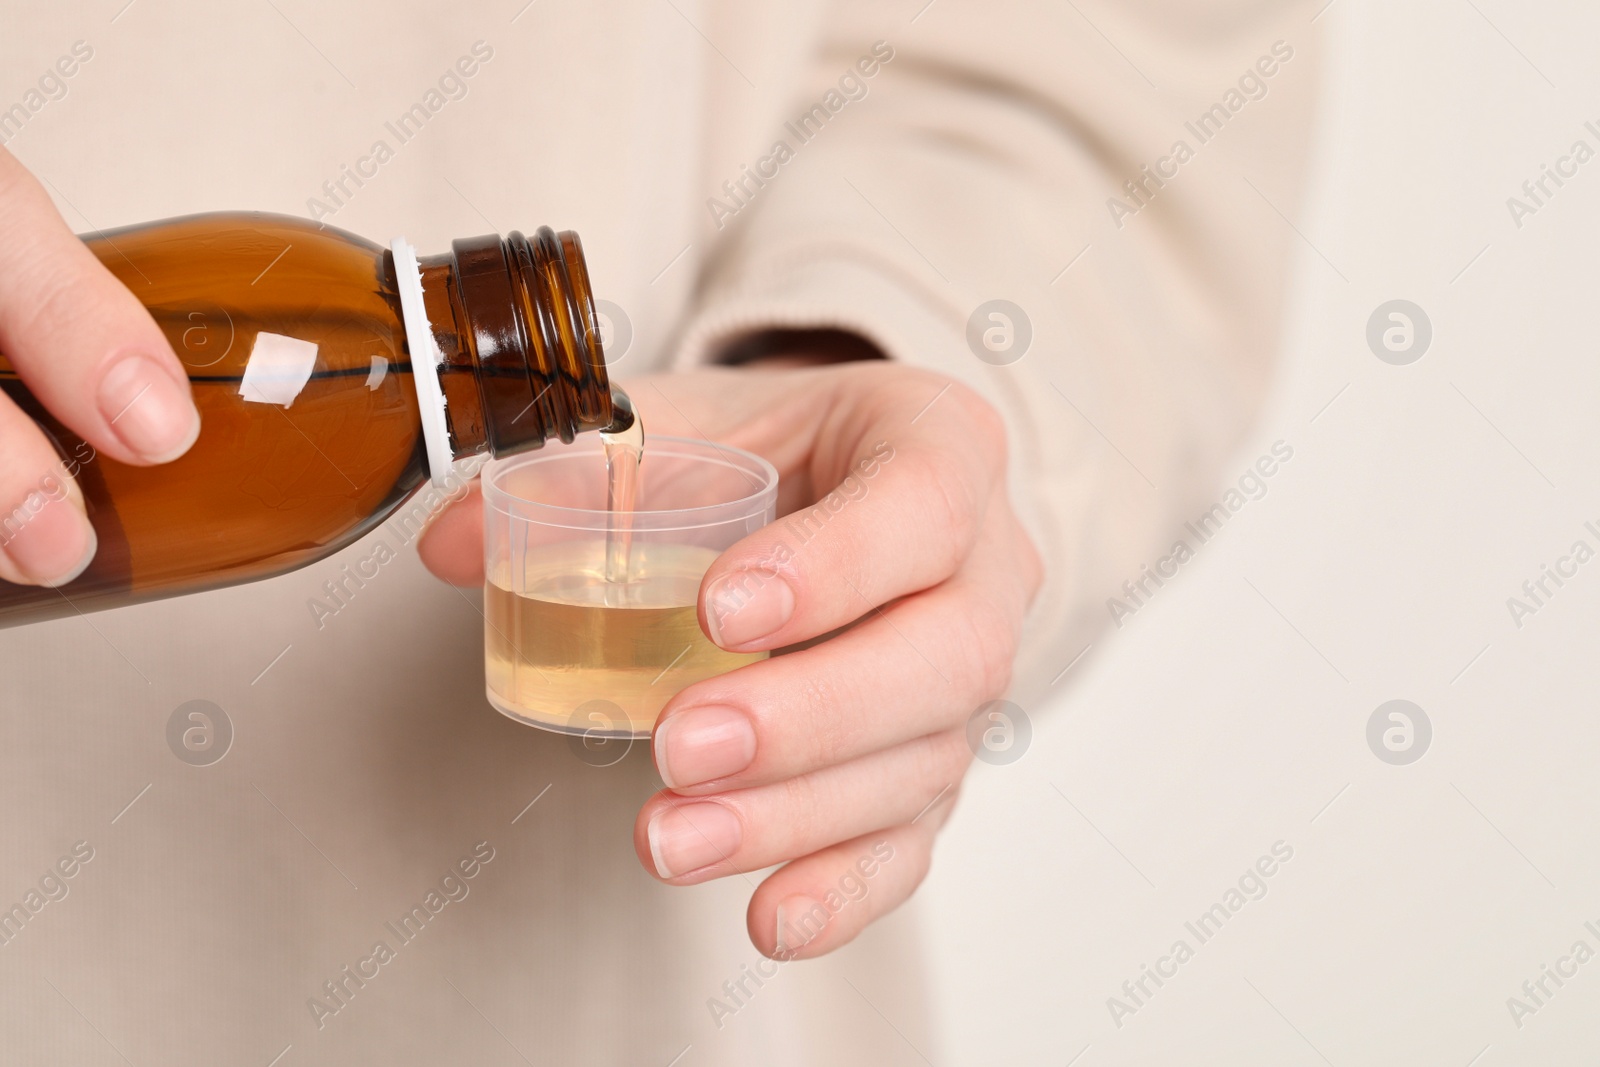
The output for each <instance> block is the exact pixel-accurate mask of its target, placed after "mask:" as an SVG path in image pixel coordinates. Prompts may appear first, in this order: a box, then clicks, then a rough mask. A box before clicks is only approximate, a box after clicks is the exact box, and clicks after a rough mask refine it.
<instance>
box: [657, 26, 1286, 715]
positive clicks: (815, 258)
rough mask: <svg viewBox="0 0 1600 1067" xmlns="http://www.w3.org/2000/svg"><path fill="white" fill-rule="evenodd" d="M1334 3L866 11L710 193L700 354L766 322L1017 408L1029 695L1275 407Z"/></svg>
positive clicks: (832, 33)
mask: <svg viewBox="0 0 1600 1067" xmlns="http://www.w3.org/2000/svg"><path fill="white" fill-rule="evenodd" d="M913 6H914V5H913ZM1312 14H1313V11H1312V9H1311V8H1310V7H1309V6H1307V5H1304V4H1301V3H1297V2H1277V0H1208V2H1204V3H1201V2H1196V0H1131V2H1130V0H1115V2H1113V0H1068V2H1065V3H1061V2H1055V0H1051V2H1048V3H1046V2H1034V0H981V2H980V0H932V2H930V3H928V4H927V6H926V7H924V8H923V9H922V11H921V12H920V13H916V12H912V11H910V10H908V8H907V6H906V5H905V4H903V3H895V4H889V3H882V2H863V0H851V2H847V3H841V4H838V5H837V6H836V7H834V8H833V9H832V10H831V11H829V13H828V14H827V17H826V20H825V24H824V30H823V32H822V33H821V35H820V37H819V45H818V47H817V49H816V51H815V59H814V61H813V62H812V64H811V66H810V70H809V74H808V76H807V79H806V80H805V83H804V84H803V85H802V86H801V87H800V88H799V90H798V91H797V93H796V95H795V97H794V100H793V103H792V104H791V105H789V107H788V110H787V112H786V114H784V115H782V116H781V117H779V118H778V120H777V121H774V122H773V124H772V144H771V146H770V148H769V149H768V150H767V151H766V152H765V153H764V154H763V155H761V156H760V157H758V158H756V159H754V160H752V161H750V163H749V165H748V166H746V167H743V168H741V170H740V173H739V175H737V177H736V178H734V180H731V181H729V182H728V183H727V184H726V185H725V186H723V188H722V190H721V195H719V196H718V197H717V198H714V199H713V201H712V202H710V203H708V205H707V207H708V210H709V211H710V213H711V214H712V216H713V218H714V219H715V224H716V226H717V231H718V232H717V238H716V245H715V248H714V250H713V251H712V252H711V254H710V255H709V256H708V258H707V261H706V264H705V268H704V271H703V274H702V276H701V278H700V280H699V283H698V286H697V290H696V296H695V301H694V305H693V307H692V309H691V312H690V315H689V318H688V321H687V325H686V327H685V331H684V334H683V336H682V343H681V346H680V348H679V351H678V356H677V359H678V364H679V365H680V366H686V365H692V364H695V363H701V362H708V361H715V360H717V359H719V358H720V357H721V355H722V354H723V353H725V352H727V351H729V350H730V348H732V347H733V346H735V345H737V344H739V343H740V342H744V341H748V340H749V339H750V338H751V336H752V335H756V334H760V333H762V332H764V331H770V330H774V329H836V330H843V331H848V332H851V333H855V334H859V335H860V336H862V337H864V338H866V339H867V340H869V341H871V342H872V343H873V344H874V345H875V346H876V347H877V348H878V349H879V350H881V351H882V352H883V353H884V354H886V355H887V356H888V357H890V358H892V359H896V360H903V361H905V362H907V363H912V364H917V365H919V366H922V367H926V368H929V369H932V370H936V371H939V372H941V373H943V374H946V375H948V376H950V377H952V378H956V379H959V380H961V381H963V382H966V383H968V384H969V385H971V386H973V387H974V388H976V389H977V390H979V391H980V392H981V393H983V394H984V395H985V396H986V397H987V398H988V399H989V400H990V401H991V402H992V403H994V404H995V405H996V406H997V407H998V408H999V409H1000V411H1001V412H1002V414H1003V415H1004V417H1005V420H1006V423H1007V425H1008V427H1009V434H1010V470H1009V478H1010V490H1011V494H1012V498H1013V500H1014V502H1015V503H1016V505H1017V507H1018V509H1019V511H1020V513H1021V514H1022V517H1023V521H1024V522H1025V523H1026V525H1027V526H1028V529H1029V530H1030V532H1031V534H1032V535H1033V537H1034V538H1035V541H1036V543H1037V544H1038V545H1039V547H1040V550H1041V553H1042V554H1043V555H1044V557H1045V559H1046V564H1047V569H1048V577H1047V581H1046V585H1045V588H1044V589H1043V590H1042V591H1041V593H1040V596H1039V598H1038V600H1037V601H1036V603H1035V605H1034V608H1033V610H1032V613H1031V615H1030V618H1029V620H1028V624H1027V627H1026V631H1025V640H1024V646H1023V649H1022V652H1021V654H1020V656H1019V661H1018V667H1017V672H1016V679H1017V681H1016V683H1015V685H1014V687H1013V693H1014V696H1015V698H1017V699H1030V698H1032V697H1033V696H1036V695H1037V694H1039V693H1040V692H1041V691H1042V690H1044V689H1045V688H1046V687H1047V686H1048V685H1049V684H1050V682H1051V679H1052V678H1053V677H1055V676H1056V675H1057V673H1058V672H1059V671H1061V669H1062V668H1063V667H1065V666H1066V665H1067V664H1068V663H1069V662H1070V661H1071V660H1072V659H1073V657H1075V656H1076V655H1077V654H1078V653H1079V652H1080V651H1081V650H1082V649H1083V648H1084V647H1085V646H1086V645H1087V644H1088V643H1090V642H1092V641H1094V640H1095V639H1096V634H1097V632H1098V631H1100V630H1102V629H1103V628H1104V627H1105V626H1107V625H1108V624H1113V623H1114V622H1115V619H1114V616H1113V613H1112V612H1111V611H1110V610H1108V603H1107V601H1108V599H1109V598H1110V597H1112V596H1114V595H1121V594H1120V592H1119V591H1120V589H1121V587H1122V583H1123V582H1124V581H1125V580H1127V579H1129V578H1137V577H1138V576H1139V575H1140V572H1141V567H1142V566H1143V565H1144V564H1147V563H1151V562H1153V561H1154V560H1155V559H1156V558H1158V557H1159V556H1161V555H1164V554H1165V553H1166V552H1167V551H1168V550H1169V549H1170V548H1171V546H1172V545H1173V541H1174V538H1175V532H1176V530H1177V529H1178V527H1179V525H1180V523H1181V521H1182V518H1183V517H1185V516H1188V517H1192V509H1195V508H1197V507H1201V506H1202V502H1203V501H1204V500H1205V499H1206V498H1207V497H1208V496H1210V495H1212V494H1214V493H1215V492H1216V488H1215V486H1216V482H1217V480H1218V476H1219V474H1220V473H1221V470H1222V466H1223V464H1224V463H1225V462H1226V461H1227V459H1228V457H1229V455H1230V452H1231V450H1232V449H1233V448H1235V447H1236V446H1237V445H1238V443H1239V439H1240V437H1241V435H1242V434H1243V433H1244V431H1245V430H1246V429H1247V428H1248V426H1249V423H1250V420H1251V417H1252V416H1253V414H1254V413H1255V411H1256V410H1257V408H1258V407H1259V405H1260V403H1261V401H1262V398H1263V395H1264V393H1265V388H1266V384H1267V381H1268V377H1269V373H1268V372H1269V368H1270V364H1271V357H1272V353H1273V349H1274V347H1275V344H1276V340H1277V333H1278V328H1279V306H1280V303H1281V300H1282V297H1283V290H1284V281H1285V267H1286V265H1287V258H1288V252H1289V250H1290V242H1292V241H1294V240H1297V238H1296V237H1295V236H1294V230H1293V229H1292V226H1291V224H1290V223H1289V221H1288V219H1290V218H1292V217H1293V216H1294V214H1295V210H1296V204H1297V201H1298V197H1299V193H1300V184H1301V171H1302V170H1303V161H1304V155H1305V148H1306V144H1305V142H1306V133H1307V128H1308V124H1309V118H1310V111H1311V105H1312V89H1313V86H1314V84H1315V74H1316V71H1315V69H1314V66H1315V63H1314V55H1313V52H1314V50H1313V48H1312V47H1311V36H1312V30H1313V27H1312V26H1311V25H1310V18H1311V16H1312ZM913 15H915V18H914V19H913V18H912V16H913ZM996 301H1003V302H1004V303H995V302H996ZM996 315H998V316H999V317H998V318H997V317H995V316H996ZM1024 346H1025V347H1024Z"/></svg>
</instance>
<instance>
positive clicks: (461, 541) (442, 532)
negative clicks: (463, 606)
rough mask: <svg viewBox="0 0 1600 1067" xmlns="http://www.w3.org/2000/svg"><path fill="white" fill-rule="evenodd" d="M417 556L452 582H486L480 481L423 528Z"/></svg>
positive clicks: (447, 580)
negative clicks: (484, 575)
mask: <svg viewBox="0 0 1600 1067" xmlns="http://www.w3.org/2000/svg"><path fill="white" fill-rule="evenodd" d="M417 555H419V556H421V557H422V563H423V566H425V567H427V568H428V570H430V571H432V572H433V576H434V577H435V578H438V579H440V580H442V581H446V582H449V583H450V584H451V585H482V584H483V489H482V487H481V486H480V485H479V484H478V483H477V482H476V481H474V482H473V483H472V487H471V488H470V489H468V490H467V493H466V495H465V496H463V497H462V498H461V499H460V500H456V501H452V502H451V503H450V504H448V505H447V506H446V507H445V509H444V510H443V511H441V512H439V514H438V515H435V516H434V519H433V521H432V522H430V523H429V524H428V527H427V529H425V530H423V531H422V536H421V538H419V539H418V541H417Z"/></svg>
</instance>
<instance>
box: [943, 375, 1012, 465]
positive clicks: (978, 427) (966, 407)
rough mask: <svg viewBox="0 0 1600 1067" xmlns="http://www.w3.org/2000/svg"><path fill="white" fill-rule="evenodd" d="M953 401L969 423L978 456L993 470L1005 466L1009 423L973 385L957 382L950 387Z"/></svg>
mask: <svg viewBox="0 0 1600 1067" xmlns="http://www.w3.org/2000/svg"><path fill="white" fill-rule="evenodd" d="M950 399H951V400H953V401H954V402H955V404H956V406H957V407H958V408H959V409H960V411H961V413H962V416H963V418H964V420H965V421H966V422H967V423H968V424H969V425H968V426H967V429H966V432H967V433H968V434H969V435H970V436H969V440H970V441H971V442H972V444H973V445H974V446H975V447H976V449H977V450H978V452H979V454H981V455H983V456H985V457H987V458H988V459H989V461H990V463H991V464H992V469H993V470H1004V469H1005V464H1006V452H1007V443H1006V422H1005V419H1004V418H1003V417H1002V416H1001V414H1000V411H999V409H998V408H996V407H995V406H994V405H993V404H991V403H989V401H988V400H986V399H984V397H983V394H981V393H979V392H978V391H977V390H976V389H974V388H972V387H971V386H970V385H963V384H961V383H959V382H958V383H957V384H955V385H953V386H952V387H951V388H950Z"/></svg>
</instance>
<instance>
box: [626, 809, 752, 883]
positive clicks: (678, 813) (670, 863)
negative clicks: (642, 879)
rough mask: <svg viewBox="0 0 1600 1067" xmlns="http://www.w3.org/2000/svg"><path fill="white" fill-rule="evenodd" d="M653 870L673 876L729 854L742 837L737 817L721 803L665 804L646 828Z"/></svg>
mask: <svg viewBox="0 0 1600 1067" xmlns="http://www.w3.org/2000/svg"><path fill="white" fill-rule="evenodd" d="M645 835H646V836H647V837H648V838H649V839H650V858H651V859H652V860H654V861H655V865H656V873H657V874H659V875H660V876H661V877H663V878H676V877H678V876H679V875H682V874H688V873H689V872H690V871H698V870H699V869H700V868H701V867H706V866H709V865H710V864H713V863H718V862H721V861H723V860H725V859H727V858H728V857H729V856H731V855H732V854H733V853H734V851H735V850H737V849H738V847H739V841H740V840H741V839H742V838H743V837H744V828H743V827H742V826H741V825H740V824H739V817H738V816H737V815H735V814H734V813H733V812H731V811H729V810H728V809H727V808H725V807H723V806H722V805H721V804H683V805H680V806H678V807H675V808H665V809H663V810H662V811H660V812H659V813H657V815H656V817H655V818H653V819H651V820H650V826H649V827H648V828H647V829H646V830H645Z"/></svg>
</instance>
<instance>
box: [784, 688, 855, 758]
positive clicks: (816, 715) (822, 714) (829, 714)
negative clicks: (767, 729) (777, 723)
mask: <svg viewBox="0 0 1600 1067" xmlns="http://www.w3.org/2000/svg"><path fill="white" fill-rule="evenodd" d="M796 684H797V685H798V687H799V693H798V696H797V699H796V701H795V706H796V709H797V711H798V712H799V715H798V716H796V719H798V720H800V721H803V722H805V723H807V724H808V726H809V728H808V729H805V730H803V731H802V736H803V737H804V738H805V743H804V745H803V746H802V750H803V752H804V755H803V757H802V758H803V759H804V761H805V766H806V767H807V768H815V767H826V766H829V765H831V764H833V763H836V762H838V760H839V759H841V758H842V757H843V756H845V755H846V754H847V749H848V746H849V738H848V736H847V731H846V727H845V721H846V720H845V718H844V717H843V716H841V715H840V714H839V713H838V712H839V710H840V709H842V708H846V707H850V706H853V704H852V703H851V702H850V701H849V699H848V697H847V696H846V694H844V693H842V692H841V691H840V686H839V684H838V679H836V678H835V677H833V676H832V672H824V671H805V672H802V673H801V675H800V677H799V678H798V679H797V682H796Z"/></svg>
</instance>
